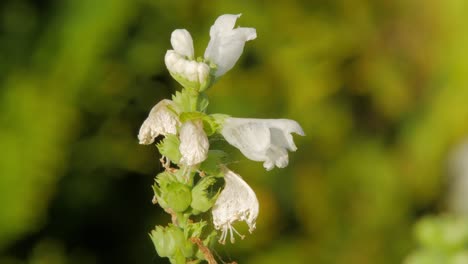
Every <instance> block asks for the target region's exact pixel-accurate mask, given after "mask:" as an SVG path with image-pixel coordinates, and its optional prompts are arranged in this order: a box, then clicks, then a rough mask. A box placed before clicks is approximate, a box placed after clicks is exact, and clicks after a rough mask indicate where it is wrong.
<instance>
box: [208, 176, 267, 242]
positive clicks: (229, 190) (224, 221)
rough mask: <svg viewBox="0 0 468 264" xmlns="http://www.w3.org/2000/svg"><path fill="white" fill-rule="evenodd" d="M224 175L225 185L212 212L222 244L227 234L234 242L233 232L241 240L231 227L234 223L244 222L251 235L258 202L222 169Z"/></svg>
mask: <svg viewBox="0 0 468 264" xmlns="http://www.w3.org/2000/svg"><path fill="white" fill-rule="evenodd" d="M224 173H225V174H224V180H225V182H226V185H225V186H224V189H223V191H222V192H221V194H220V195H219V197H218V199H217V200H216V203H215V204H214V206H213V210H212V214H213V224H214V226H215V228H216V229H217V230H220V229H221V232H222V233H221V238H220V239H219V242H220V243H222V244H224V243H225V241H226V238H227V236H228V232H229V235H230V236H231V243H234V241H235V239H234V234H233V231H234V232H235V233H236V234H238V235H239V236H241V238H243V236H242V235H241V234H239V233H238V232H237V230H236V229H234V227H233V226H232V224H233V223H234V222H235V221H245V222H246V223H247V225H248V226H249V232H250V233H252V232H253V231H254V230H255V221H256V220H257V216H258V200H257V196H255V193H254V191H253V190H252V188H250V186H249V185H248V184H247V183H246V182H245V181H244V180H242V178H241V177H240V176H239V175H237V174H235V173H234V172H232V171H230V170H229V169H227V168H224Z"/></svg>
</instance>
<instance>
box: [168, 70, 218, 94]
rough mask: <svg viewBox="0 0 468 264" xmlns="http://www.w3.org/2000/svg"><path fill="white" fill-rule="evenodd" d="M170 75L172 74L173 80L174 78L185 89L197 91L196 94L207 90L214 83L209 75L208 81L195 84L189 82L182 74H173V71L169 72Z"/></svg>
mask: <svg viewBox="0 0 468 264" xmlns="http://www.w3.org/2000/svg"><path fill="white" fill-rule="evenodd" d="M169 73H170V74H171V76H172V78H174V79H175V80H176V81H177V82H178V83H180V85H182V86H183V87H184V88H186V89H189V90H192V91H196V92H200V91H204V90H206V89H207V88H208V86H209V85H210V83H211V81H212V77H211V75H210V74H209V75H208V78H206V79H207V80H206V81H205V82H203V83H200V82H198V81H195V82H192V81H189V80H187V79H186V78H185V76H183V75H181V74H177V73H173V72H171V71H169Z"/></svg>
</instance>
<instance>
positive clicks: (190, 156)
mask: <svg viewBox="0 0 468 264" xmlns="http://www.w3.org/2000/svg"><path fill="white" fill-rule="evenodd" d="M209 147H210V143H209V142H208V137H207V136H206V133H205V131H204V130H203V122H202V121H201V120H193V121H187V122H185V123H183V124H182V126H181V127H180V145H179V151H180V154H181V156H182V157H181V159H180V162H179V163H180V164H182V165H187V166H192V165H197V164H199V163H201V162H203V161H204V160H205V159H206V157H207V155H208V149H209Z"/></svg>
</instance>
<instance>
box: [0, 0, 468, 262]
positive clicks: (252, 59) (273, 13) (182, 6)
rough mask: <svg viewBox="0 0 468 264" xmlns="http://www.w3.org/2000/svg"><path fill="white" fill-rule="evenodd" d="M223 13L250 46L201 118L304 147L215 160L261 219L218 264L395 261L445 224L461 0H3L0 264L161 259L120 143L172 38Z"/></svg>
mask: <svg viewBox="0 0 468 264" xmlns="http://www.w3.org/2000/svg"><path fill="white" fill-rule="evenodd" d="M224 13H242V14H243V15H242V17H241V18H240V19H239V20H238V25H241V26H247V27H255V28H256V29H257V33H258V38H257V39H256V40H255V41H252V42H248V43H247V45H246V48H245V51H244V54H243V55H242V57H241V59H240V61H239V62H238V63H237V65H236V67H235V68H234V69H233V70H231V71H230V72H228V73H227V74H226V75H225V76H223V77H222V79H221V80H220V81H219V82H218V83H217V84H216V85H215V86H214V87H213V88H212V89H211V90H210V91H208V95H209V97H210V100H211V104H210V107H209V112H211V113H225V114H230V115H233V116H237V117H257V118H290V119H294V120H297V121H298V122H299V123H300V124H301V125H302V127H303V128H304V130H305V132H306V134H307V136H306V137H300V136H296V137H295V141H296V144H297V145H298V147H299V149H298V151H297V152H295V153H291V155H290V165H289V166H288V167H287V168H285V169H275V170H273V171H271V172H266V171H265V170H264V169H263V167H262V164H261V163H256V162H253V161H249V160H247V159H245V158H244V157H242V156H241V155H240V153H239V152H238V151H236V150H235V149H231V152H232V153H233V155H234V159H235V162H234V163H233V164H232V165H231V168H232V169H233V170H235V171H237V172H238V173H239V174H240V175H242V176H243V177H244V179H245V180H246V181H247V182H248V183H249V184H250V185H251V186H252V188H253V189H254V190H255V192H256V193H257V195H258V197H259V200H260V206H261V212H260V215H259V218H258V222H257V227H258V228H257V230H256V231H255V232H254V234H253V235H248V236H247V238H246V239H245V240H244V241H239V242H236V244H234V245H229V246H226V247H218V248H217V249H216V252H217V254H218V255H219V258H218V260H219V259H222V260H223V261H226V262H230V261H234V260H236V261H238V262H239V263H324V264H326V263H348V264H351V263H359V264H367V263H369V264H371V263H374V264H375V263H384V264H385V263H402V262H403V261H404V260H405V259H407V256H408V255H410V254H413V253H412V252H415V251H417V250H420V248H421V245H419V244H418V242H417V239H415V236H414V230H415V228H414V226H415V224H416V223H418V222H420V219H423V218H424V217H425V216H429V215H432V216H433V217H435V218H437V217H441V215H447V214H450V215H452V216H453V215H455V216H453V217H461V215H462V214H463V212H462V211H463V210H458V209H456V208H458V207H456V206H453V205H451V203H450V201H451V200H450V199H448V197H451V196H454V195H453V192H454V190H453V188H451V187H450V186H452V185H455V186H458V185H459V184H457V181H456V179H457V178H456V177H451V176H450V171H451V170H450V164H451V163H450V157H451V153H452V152H453V149H457V148H458V147H459V145H460V144H461V143H462V142H463V140H466V137H467V136H468V49H467V47H468V34H467V31H466V30H467V28H468V19H467V17H468V2H467V1H465V0H446V1H436V0H424V1H423V0H380V1H377V0H374V1H373V0H295V1H291V0H282V1H253V0H238V1H207V0H195V1H183V0H180V1H179V0H177V1H174V0H99V1H94V0H79V1H78V0H62V1H57V0H55V1H54V0H2V1H1V3H0V206H1V207H0V263H1V264H20V263H32V264H62V263H73V264H74V263H83V264H87V263H96V264H101V263H124V264H126V263H167V260H165V259H159V257H158V256H157V254H156V252H155V250H154V247H153V245H152V243H151V241H150V239H149V236H148V232H149V231H150V230H151V229H152V228H153V227H154V226H155V225H156V224H161V225H165V224H166V223H167V222H169V221H170V220H169V217H168V216H167V215H166V214H165V213H163V212H162V210H161V209H160V208H159V207H158V206H154V205H152V204H151V198H152V190H151V188H150V186H151V184H152V183H153V177H154V176H155V175H156V174H157V173H158V172H159V171H160V170H161V168H160V165H159V162H158V159H159V157H158V153H157V150H156V148H154V147H151V146H141V145H138V142H137V139H136V135H137V133H138V129H139V127H140V125H141V123H142V122H143V120H144V119H145V118H146V115H147V114H148V111H149V110H150V109H151V107H152V106H153V105H154V104H155V103H156V102H158V101H159V100H161V99H164V98H169V97H170V95H171V94H172V93H174V92H175V91H176V90H177V89H179V87H178V84H177V83H176V82H175V81H174V80H172V79H171V78H170V75H169V74H168V72H167V70H166V69H165V66H164V54H165V52H166V50H167V49H170V42H169V39H170V34H171V32H172V30H174V29H176V28H186V29H187V30H189V31H190V32H191V33H192V36H193V38H194V42H195V50H196V54H197V55H198V56H202V55H203V52H204V49H205V47H206V45H207V43H208V40H209V34H208V32H209V27H210V26H211V24H212V23H213V22H214V20H215V19H216V17H217V16H218V15H220V14H224ZM467 156H468V154H467ZM464 162H465V163H466V159H465V161H464ZM464 162H463V161H462V162H461V163H462V164H463V163H464ZM465 175H466V173H465ZM467 177H468V176H467ZM454 179H455V180H454ZM465 182H466V180H465ZM467 185H468V184H465V186H467ZM465 191H466V193H467V194H468V188H465V189H463V188H458V197H460V196H461V197H462V200H463V197H464V196H463V192H465ZM454 197H457V196H456V195H455V196H454ZM459 200H460V199H459ZM458 204H460V201H458ZM461 204H463V201H462V202H461ZM441 221H442V220H441ZM446 222H447V224H446V225H447V226H448V227H451V226H452V225H451V222H450V221H446ZM461 223H462V224H461V225H463V223H466V222H464V221H463V220H461ZM458 226H460V224H458ZM457 228H458V227H457ZM241 229H242V227H241ZM416 229H417V228H416ZM429 229H430V228H429ZM449 229H450V228H449ZM457 230H459V229H455V231H453V230H452V234H453V233H454V232H455V233H457V234H458V233H460V232H458V231H457ZM439 231H440V230H439ZM439 231H437V232H439ZM243 232H245V229H244V230H243ZM440 232H441V231H440ZM429 233H430V232H429ZM439 235H440V234H439ZM423 237H424V236H423ZM431 239H434V238H431ZM437 239H438V238H437V236H436V238H435V240H436V241H437ZM429 244H430V243H429ZM466 244H468V243H466ZM466 244H465V245H466ZM438 247H440V243H439V244H437V243H435V246H434V250H435V251H437V250H439V249H438ZM465 249H466V247H465ZM431 250H432V249H431ZM460 250H463V247H462V248H461V249H460ZM439 253H440V252H439ZM428 259H429V260H434V258H428ZM465 260H466V259H465ZM220 263H221V261H220ZM414 263H416V262H414ZM419 263H423V262H419ZM424 263H429V262H424ZM431 263H448V262H446V261H444V260H439V261H437V260H436V261H435V262H431ZM454 263H455V262H454ZM458 263H461V264H463V263H468V262H458Z"/></svg>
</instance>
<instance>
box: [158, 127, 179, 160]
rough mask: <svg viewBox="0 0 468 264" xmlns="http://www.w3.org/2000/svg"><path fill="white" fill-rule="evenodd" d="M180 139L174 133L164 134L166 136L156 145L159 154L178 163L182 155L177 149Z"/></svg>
mask: <svg viewBox="0 0 468 264" xmlns="http://www.w3.org/2000/svg"><path fill="white" fill-rule="evenodd" d="M179 145H180V140H179V138H178V137H177V136H176V135H172V134H169V135H166V137H165V138H164V139H163V140H162V141H161V142H160V143H158V144H157V145H156V147H157V148H158V150H159V152H160V153H161V155H163V156H165V157H167V158H168V159H169V160H171V161H172V162H173V163H175V164H178V163H179V161H180V158H181V157H182V155H181V154H180V151H179Z"/></svg>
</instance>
